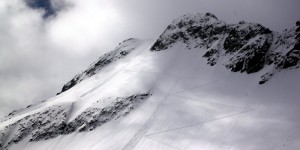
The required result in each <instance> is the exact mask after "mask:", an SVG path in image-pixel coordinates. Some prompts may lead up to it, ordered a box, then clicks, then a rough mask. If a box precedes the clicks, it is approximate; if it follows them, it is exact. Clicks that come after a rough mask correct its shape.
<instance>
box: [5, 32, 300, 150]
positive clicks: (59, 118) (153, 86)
mask: <svg viewBox="0 0 300 150" xmlns="http://www.w3.org/2000/svg"><path fill="white" fill-rule="evenodd" d="M224 38H225V37H224ZM253 40H255V37H253ZM155 42H156V41H155V40H139V39H129V40H127V41H124V42H123V43H122V44H121V45H119V47H118V48H117V49H116V51H115V53H116V54H114V55H113V57H111V56H110V57H109V59H108V57H107V58H106V57H105V58H100V60H105V61H106V60H112V61H111V62H109V63H108V64H105V66H104V67H101V68H100V69H99V68H98V70H97V69H96V70H94V73H95V74H93V75H91V76H87V73H86V72H83V73H82V74H79V75H77V77H78V79H82V80H76V84H74V85H73V86H72V87H71V88H69V89H68V90H66V91H64V92H62V93H60V94H59V95H57V96H55V97H53V98H51V99H48V100H46V101H44V102H41V103H38V104H34V105H32V106H30V107H29V108H25V109H22V110H19V111H16V112H14V113H13V114H12V115H10V116H8V117H6V118H5V120H3V121H2V122H1V124H0V133H1V135H0V139H1V142H0V143H2V147H0V150H2V149H9V150H21V149H22V150H41V149H42V150H74V149H78V150H85V149H86V150H198V149H205V150H224V149H228V150H241V149H242V150H269V149H272V150H277V149H278V150H281V149H284V150H296V149H299V148H300V130H299V127H300V119H299V114H300V109H299V106H300V101H299V98H300V93H299V91H300V80H299V77H300V69H285V70H276V69H274V65H266V66H265V67H264V68H263V69H262V70H260V71H258V72H256V73H250V74H247V73H245V72H244V73H236V72H232V71H231V70H230V69H228V68H226V67H225V66H224V64H226V63H227V62H228V60H229V58H228V57H226V55H223V54H225V53H223V52H224V51H225V50H224V49H222V48H221V49H222V50H220V51H221V52H220V56H224V57H218V59H217V63H216V64H214V65H213V66H211V65H208V64H207V62H208V61H207V59H205V58H203V55H205V53H206V52H207V49H206V48H205V47H200V48H199V47H189V48H187V47H186V44H184V43H181V42H177V43H175V44H173V45H172V46H171V47H168V48H167V49H165V50H161V51H154V52H153V51H150V49H151V47H152V46H153V44H154V43H155ZM192 42H193V41H190V43H189V45H196V44H197V43H192ZM219 42H220V41H219ZM221 43H222V42H221ZM212 46H214V45H213V44H212ZM276 50H278V49H276ZM121 51H126V52H128V54H126V56H124V57H123V56H122V57H120V58H117V56H119V55H118V54H119V52H121ZM222 51H223V52H222ZM111 58H113V59H111ZM115 58H116V59H115ZM94 64H95V63H93V64H92V65H91V66H93V65H94ZM94 66H95V65H94ZM270 70H272V71H274V70H275V72H276V74H274V75H273V76H272V79H271V80H270V81H268V82H266V83H264V84H258V83H259V81H260V80H261V76H262V75H264V74H265V73H266V72H269V71H270ZM68 85H70V84H68ZM130 96H131V97H130ZM117 102H121V103H117ZM58 107H59V109H58ZM49 108H51V109H49ZM91 108H94V109H91ZM47 110H51V111H53V112H54V113H52V114H51V113H50V114H48V113H45V114H46V115H44V116H43V115H42V114H37V113H38V112H45V111H47ZM59 110H61V111H62V113H56V112H57V111H59ZM87 110H90V111H91V113H90V115H83V114H87V113H86V112H87ZM104 110H105V111H106V110H107V111H106V113H100V112H103V111H104ZM64 112H65V115H62V114H63V113H64ZM107 113H108V114H107ZM34 114H36V115H37V116H38V115H41V118H46V119H45V120H42V122H43V123H44V124H43V123H41V124H39V125H41V128H38V127H36V128H35V127H34V126H32V128H30V127H27V128H25V129H27V130H28V131H29V132H28V134H27V135H26V136H25V132H23V131H20V130H22V129H23V128H22V127H20V126H21V125H19V124H21V123H24V125H26V124H28V123H29V122H30V121H28V120H26V119H25V120H22V119H23V118H25V117H27V116H34ZM51 115H52V116H53V117H52V116H51ZM82 115H83V121H82V122H80V121H78V118H79V116H82ZM55 117H56V118H55ZM93 117H94V118H98V119H96V120H95V119H93ZM29 118H30V117H29ZM36 118H38V117H32V119H33V122H34V119H36ZM47 119H48V120H49V123H47ZM101 119H102V122H101V121H100V122H99V120H101ZM19 120H22V121H19ZM91 120H94V121H95V122H96V123H95V124H91ZM18 121H19V122H18ZM76 121H77V123H76ZM16 122H17V123H16ZM62 122H64V123H66V125H69V126H71V127H72V128H71V127H69V128H68V129H73V130H70V131H66V127H64V129H62V130H60V129H59V128H58V127H57V126H59V125H60V124H61V123H62ZM70 122H73V123H74V124H68V123H70ZM12 124H13V125H12ZM32 124H34V123H32ZM56 125H57V126H56ZM92 125H93V126H92ZM7 126H10V127H7ZM85 126H86V127H87V128H83V127H85ZM25 129H24V130H25ZM87 129H91V130H87ZM50 130H53V132H52V131H51V132H50ZM79 130H81V131H79ZM40 132H43V133H44V132H46V133H47V135H44V134H39V133H40ZM21 133H23V134H24V137H22V138H21V140H19V141H17V142H11V143H9V142H10V141H13V139H16V137H18V136H19V135H20V134H21ZM35 134H37V135H40V137H42V139H40V140H35V139H34V136H35ZM42 135H43V136H42ZM48 135H49V136H48ZM52 136H53V137H52ZM6 145H8V146H7V147H6V148H4V147H5V146H6Z"/></svg>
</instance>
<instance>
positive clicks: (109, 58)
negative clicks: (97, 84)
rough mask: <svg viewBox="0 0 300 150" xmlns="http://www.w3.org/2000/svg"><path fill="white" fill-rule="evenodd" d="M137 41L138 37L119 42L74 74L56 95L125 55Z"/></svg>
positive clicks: (132, 48)
mask: <svg viewBox="0 0 300 150" xmlns="http://www.w3.org/2000/svg"><path fill="white" fill-rule="evenodd" d="M137 41H138V39H133V38H131V39H128V40H125V41H123V42H122V43H120V45H119V46H118V47H117V48H116V49H115V50H113V51H111V52H108V53H106V54H104V55H103V56H101V57H100V58H99V60H98V61H96V62H95V63H93V64H91V66H90V67H89V68H88V69H87V70H85V71H83V72H82V73H80V74H78V75H76V76H75V77H74V78H73V79H71V80H70V81H69V82H68V83H66V84H65V85H64V86H63V88H62V90H61V92H59V93H57V95H59V94H60V93H62V92H65V91H67V90H68V89H70V88H72V87H73V86H75V85H76V84H78V83H79V82H81V81H82V80H84V79H86V78H88V77H90V76H93V75H95V74H96V73H97V72H98V71H100V70H101V69H102V68H104V67H106V66H107V65H109V64H111V63H112V62H114V61H118V60H120V59H122V58H124V57H126V56H127V55H128V54H129V53H130V52H131V51H133V50H134V43H135V42H137Z"/></svg>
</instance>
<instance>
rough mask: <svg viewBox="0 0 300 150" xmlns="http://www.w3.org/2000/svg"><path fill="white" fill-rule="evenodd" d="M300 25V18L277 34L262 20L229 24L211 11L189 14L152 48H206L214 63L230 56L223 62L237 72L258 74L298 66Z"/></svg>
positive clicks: (209, 59)
mask: <svg viewBox="0 0 300 150" xmlns="http://www.w3.org/2000/svg"><path fill="white" fill-rule="evenodd" d="M299 26H300V21H298V22H297V23H296V28H294V29H291V30H286V31H285V32H283V33H277V32H273V31H271V30H270V29H269V28H267V27H264V26H262V25H260V24H258V23H248V22H245V21H240V22H239V23H236V24H227V23H225V22H224V21H221V20H219V19H218V18H217V17H216V16H215V15H213V14H211V13H204V14H201V13H198V14H186V15H184V16H182V17H180V18H178V19H176V20H174V21H173V22H172V23H171V24H170V25H169V26H168V27H167V29H166V30H165V31H164V32H163V34H161V35H160V37H159V38H158V39H157V41H156V42H155V43H154V45H153V46H152V48H151V51H161V50H166V49H168V48H170V47H172V46H174V45H175V44H177V43H183V44H185V45H186V48H187V49H191V48H195V49H199V50H202V51H203V50H204V51H205V52H204V55H203V57H204V58H206V59H207V63H208V64H209V65H211V66H213V65H215V64H217V62H218V60H219V58H220V57H221V56H222V57H226V58H227V59H226V60H228V61H227V62H221V63H222V65H224V66H225V67H226V68H228V69H230V70H231V71H233V72H246V73H255V72H259V71H260V70H262V69H263V68H264V67H265V66H266V65H273V66H274V67H275V69H277V70H281V69H286V68H294V67H297V66H299V65H298V64H299V62H300V61H299V59H300V56H299V55H300V52H299V49H300V48H299V47H300V44H299V39H300V34H299V32H300V27H299ZM274 43H275V44H274ZM266 74H268V77H271V76H272V75H273V73H270V72H267V73H266Z"/></svg>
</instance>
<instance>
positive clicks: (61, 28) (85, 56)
mask: <svg viewBox="0 0 300 150" xmlns="http://www.w3.org/2000/svg"><path fill="white" fill-rule="evenodd" d="M25 1H26V2H27V3H25ZM29 1H31V2H32V1H39V2H41V1H47V0H0V118H1V117H3V116H4V115H6V114H7V113H8V112H10V111H12V110H13V109H18V108H21V107H24V106H27V105H29V104H31V103H34V102H37V101H42V100H44V99H47V98H50V97H52V96H54V95H55V94H56V93H57V92H59V91H60V89H61V88H62V86H63V84H64V83H66V82H67V81H68V80H70V79H71V78H72V77H73V76H74V75H76V74H77V73H79V72H81V71H82V70H84V69H85V68H86V67H87V66H88V65H89V64H90V63H92V62H93V61H95V60H96V59H97V58H98V57H99V56H101V55H102V54H103V53H105V52H107V51H109V50H112V49H114V47H116V46H117V45H118V43H120V42H122V41H123V40H125V39H127V38H130V37H136V38H141V39H155V38H156V37H158V36H159V35H160V34H161V33H162V32H163V30H164V29H165V28H166V26H167V25H168V24H169V23H170V22H171V21H172V20H173V19H175V18H178V17H180V16H181V15H183V14H185V13H188V12H191V13H194V12H203V13H204V12H211V13H213V14H215V15H216V16H217V17H218V18H219V19H220V20H224V21H226V22H228V23H236V22H239V21H241V20H244V21H247V22H257V23H261V24H262V25H264V26H266V27H269V28H270V29H272V30H275V31H282V30H284V29H285V28H291V27H293V26H294V24H295V22H296V20H299V19H300V9H299V6H300V0H147V1H146V0H64V1H62V0H52V1H51V5H50V6H49V5H48V6H47V3H43V4H41V3H40V5H34V4H32V3H31V4H30V5H29V3H28V2H29ZM49 4H50V3H49ZM40 6H41V7H40ZM43 7H44V8H47V9H48V11H46V12H45V11H43V9H42V8H43ZM37 8H39V9H37ZM49 10H50V11H49Z"/></svg>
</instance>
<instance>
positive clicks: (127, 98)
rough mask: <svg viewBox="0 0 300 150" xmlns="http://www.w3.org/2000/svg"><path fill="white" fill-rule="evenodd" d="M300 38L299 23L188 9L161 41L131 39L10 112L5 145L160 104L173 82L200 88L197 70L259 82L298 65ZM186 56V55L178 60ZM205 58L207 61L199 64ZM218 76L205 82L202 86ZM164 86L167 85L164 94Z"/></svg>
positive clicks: (0, 137)
mask: <svg viewBox="0 0 300 150" xmlns="http://www.w3.org/2000/svg"><path fill="white" fill-rule="evenodd" d="M299 41H300V22H299V21H298V22H297V23H296V27H294V28H292V29H290V30H286V31H284V32H283V33H277V32H274V31H271V30H270V29H268V28H266V27H263V26H261V25H260V24H256V23H246V22H243V21H241V22H239V23H238V24H226V23H225V22H224V21H220V20H218V18H217V17H216V16H215V15H213V14H211V13H204V14H201V13H198V14H195V15H193V14H186V15H184V16H182V17H180V18H178V19H176V20H174V21H173V22H172V23H171V24H170V25H169V26H168V27H167V28H166V30H165V31H164V32H163V33H162V34H161V35H160V37H159V38H158V39H157V40H156V41H155V42H144V41H142V40H139V39H133V38H130V39H128V40H125V41H123V42H122V43H120V45H119V46H118V47H116V49H115V50H113V51H111V52H108V53H106V54H104V55H103V56H101V57H100V58H99V59H98V60H97V61H96V62H94V63H92V64H91V65H90V66H89V68H88V69H86V70H85V71H83V72H82V73H80V74H78V75H76V76H75V77H74V78H73V79H71V80H70V81H69V82H68V83H66V84H65V85H64V86H63V88H62V90H61V92H59V93H58V94H57V96H56V97H54V98H51V99H49V100H46V101H43V102H41V103H38V104H35V105H30V106H28V107H27V108H25V109H22V110H20V111H13V112H12V113H10V114H9V115H8V116H7V117H6V118H5V120H4V121H3V122H1V124H2V125H0V133H1V134H0V150H2V149H8V148H10V147H11V146H14V145H18V143H19V142H21V143H22V142H23V141H25V140H28V142H36V141H40V140H51V139H56V138H58V136H66V135H69V134H76V133H77V132H83V131H84V132H88V131H92V130H95V129H96V128H97V129H98V127H100V126H103V125H105V124H108V123H110V122H114V121H119V120H121V121H122V119H124V118H125V116H127V115H129V116H131V115H132V114H136V112H138V111H141V110H140V108H141V107H144V105H146V104H144V103H147V104H148V103H150V102H151V103H154V104H155V105H154V106H153V107H155V106H156V105H160V104H161V103H166V102H164V101H162V102H159V103H158V102H156V101H154V100H155V99H157V97H159V96H157V95H156V94H157V93H163V94H161V95H162V96H161V95H160V96H161V97H159V99H162V100H164V99H167V98H168V96H169V95H172V92H174V91H173V90H175V91H176V86H175V85H176V84H178V83H181V82H183V81H185V80H187V82H186V83H185V82H183V83H182V86H184V88H183V89H184V90H183V89H181V90H183V91H186V88H187V89H193V88H191V87H190V85H189V84H191V85H193V86H195V87H199V85H194V84H195V83H193V82H194V81H190V80H188V79H191V80H196V81H198V80H200V79H201V78H204V76H197V75H195V76H192V75H193V74H192V73H190V72H193V73H194V70H195V69H194V68H192V67H195V68H198V67H199V66H200V67H203V69H204V68H205V69H206V70H207V72H210V71H212V70H214V69H213V68H214V67H216V68H222V69H224V70H228V71H229V72H225V73H224V74H229V73H233V74H234V75H233V74H232V76H237V75H238V74H237V73H236V72H240V73H246V74H241V75H243V76H242V77H241V78H243V77H244V78H245V80H246V78H250V77H252V76H253V77H254V80H255V83H256V84H264V83H265V82H267V81H268V80H270V78H271V77H273V76H274V74H276V73H277V72H281V71H283V70H294V69H297V68H299V63H300V62H299V59H300V53H299V52H300V50H299V47H300V46H299V45H300V42H299ZM140 53H142V54H140ZM169 53H170V54H169ZM189 53H190V54H189ZM181 55H182V57H183V58H185V57H187V59H182V60H181V61H180V58H181ZM184 56H185V57H184ZM192 56H193V57H192ZM199 56H200V57H199ZM202 59H204V62H206V64H204V65H203V64H197V63H199V62H202ZM186 61H188V62H186ZM190 62H196V64H189V63H190ZM188 65H190V66H191V67H188ZM177 67H178V69H176V68H177ZM174 68H175V69H174ZM169 69H170V71H169ZM172 69H174V70H172ZM136 70H138V71H136ZM201 70H202V68H200V72H201ZM184 71H186V72H188V73H190V74H189V76H186V75H185V72H184ZM198 71H199V70H198ZM201 73H202V72H201ZM256 74H257V75H258V76H259V79H258V80H257V78H256ZM202 75H203V74H202ZM230 75H231V74H230ZM245 75H249V77H245ZM207 78H208V77H207ZM182 80H183V81H182ZM218 80H220V79H218ZM209 81H210V80H209ZM214 81H215V80H212V81H211V82H208V83H206V82H207V81H206V80H203V81H202V80H201V83H203V84H201V85H206V84H212V83H214ZM169 82H170V83H169ZM269 82H272V81H269ZM167 83H168V84H167ZM187 83H188V84H187ZM204 83H205V84H204ZM164 84H167V85H164ZM185 84H187V85H185ZM197 84H200V83H197ZM214 84H216V85H217V82H216V83H214ZM160 86H162V87H164V88H165V89H160ZM185 86H187V87H185ZM154 87H156V88H154ZM195 87H194V88H195ZM177 88H178V87H177ZM166 89H168V90H166ZM160 90H162V91H164V90H166V91H165V93H166V95H164V94H165V93H164V92H161V91H160ZM177 90H179V92H182V91H181V90H180V89H177ZM174 93H178V91H176V92H174ZM174 93H173V94H174ZM152 94H154V96H152ZM149 99H150V100H149ZM152 99H154V100H152ZM151 100H152V101H151ZM144 109H145V108H144ZM153 110H156V109H153ZM158 110H159V109H158ZM144 113H145V112H144ZM146 114H147V111H146ZM150 116H151V115H150ZM150 118H151V117H150Z"/></svg>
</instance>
